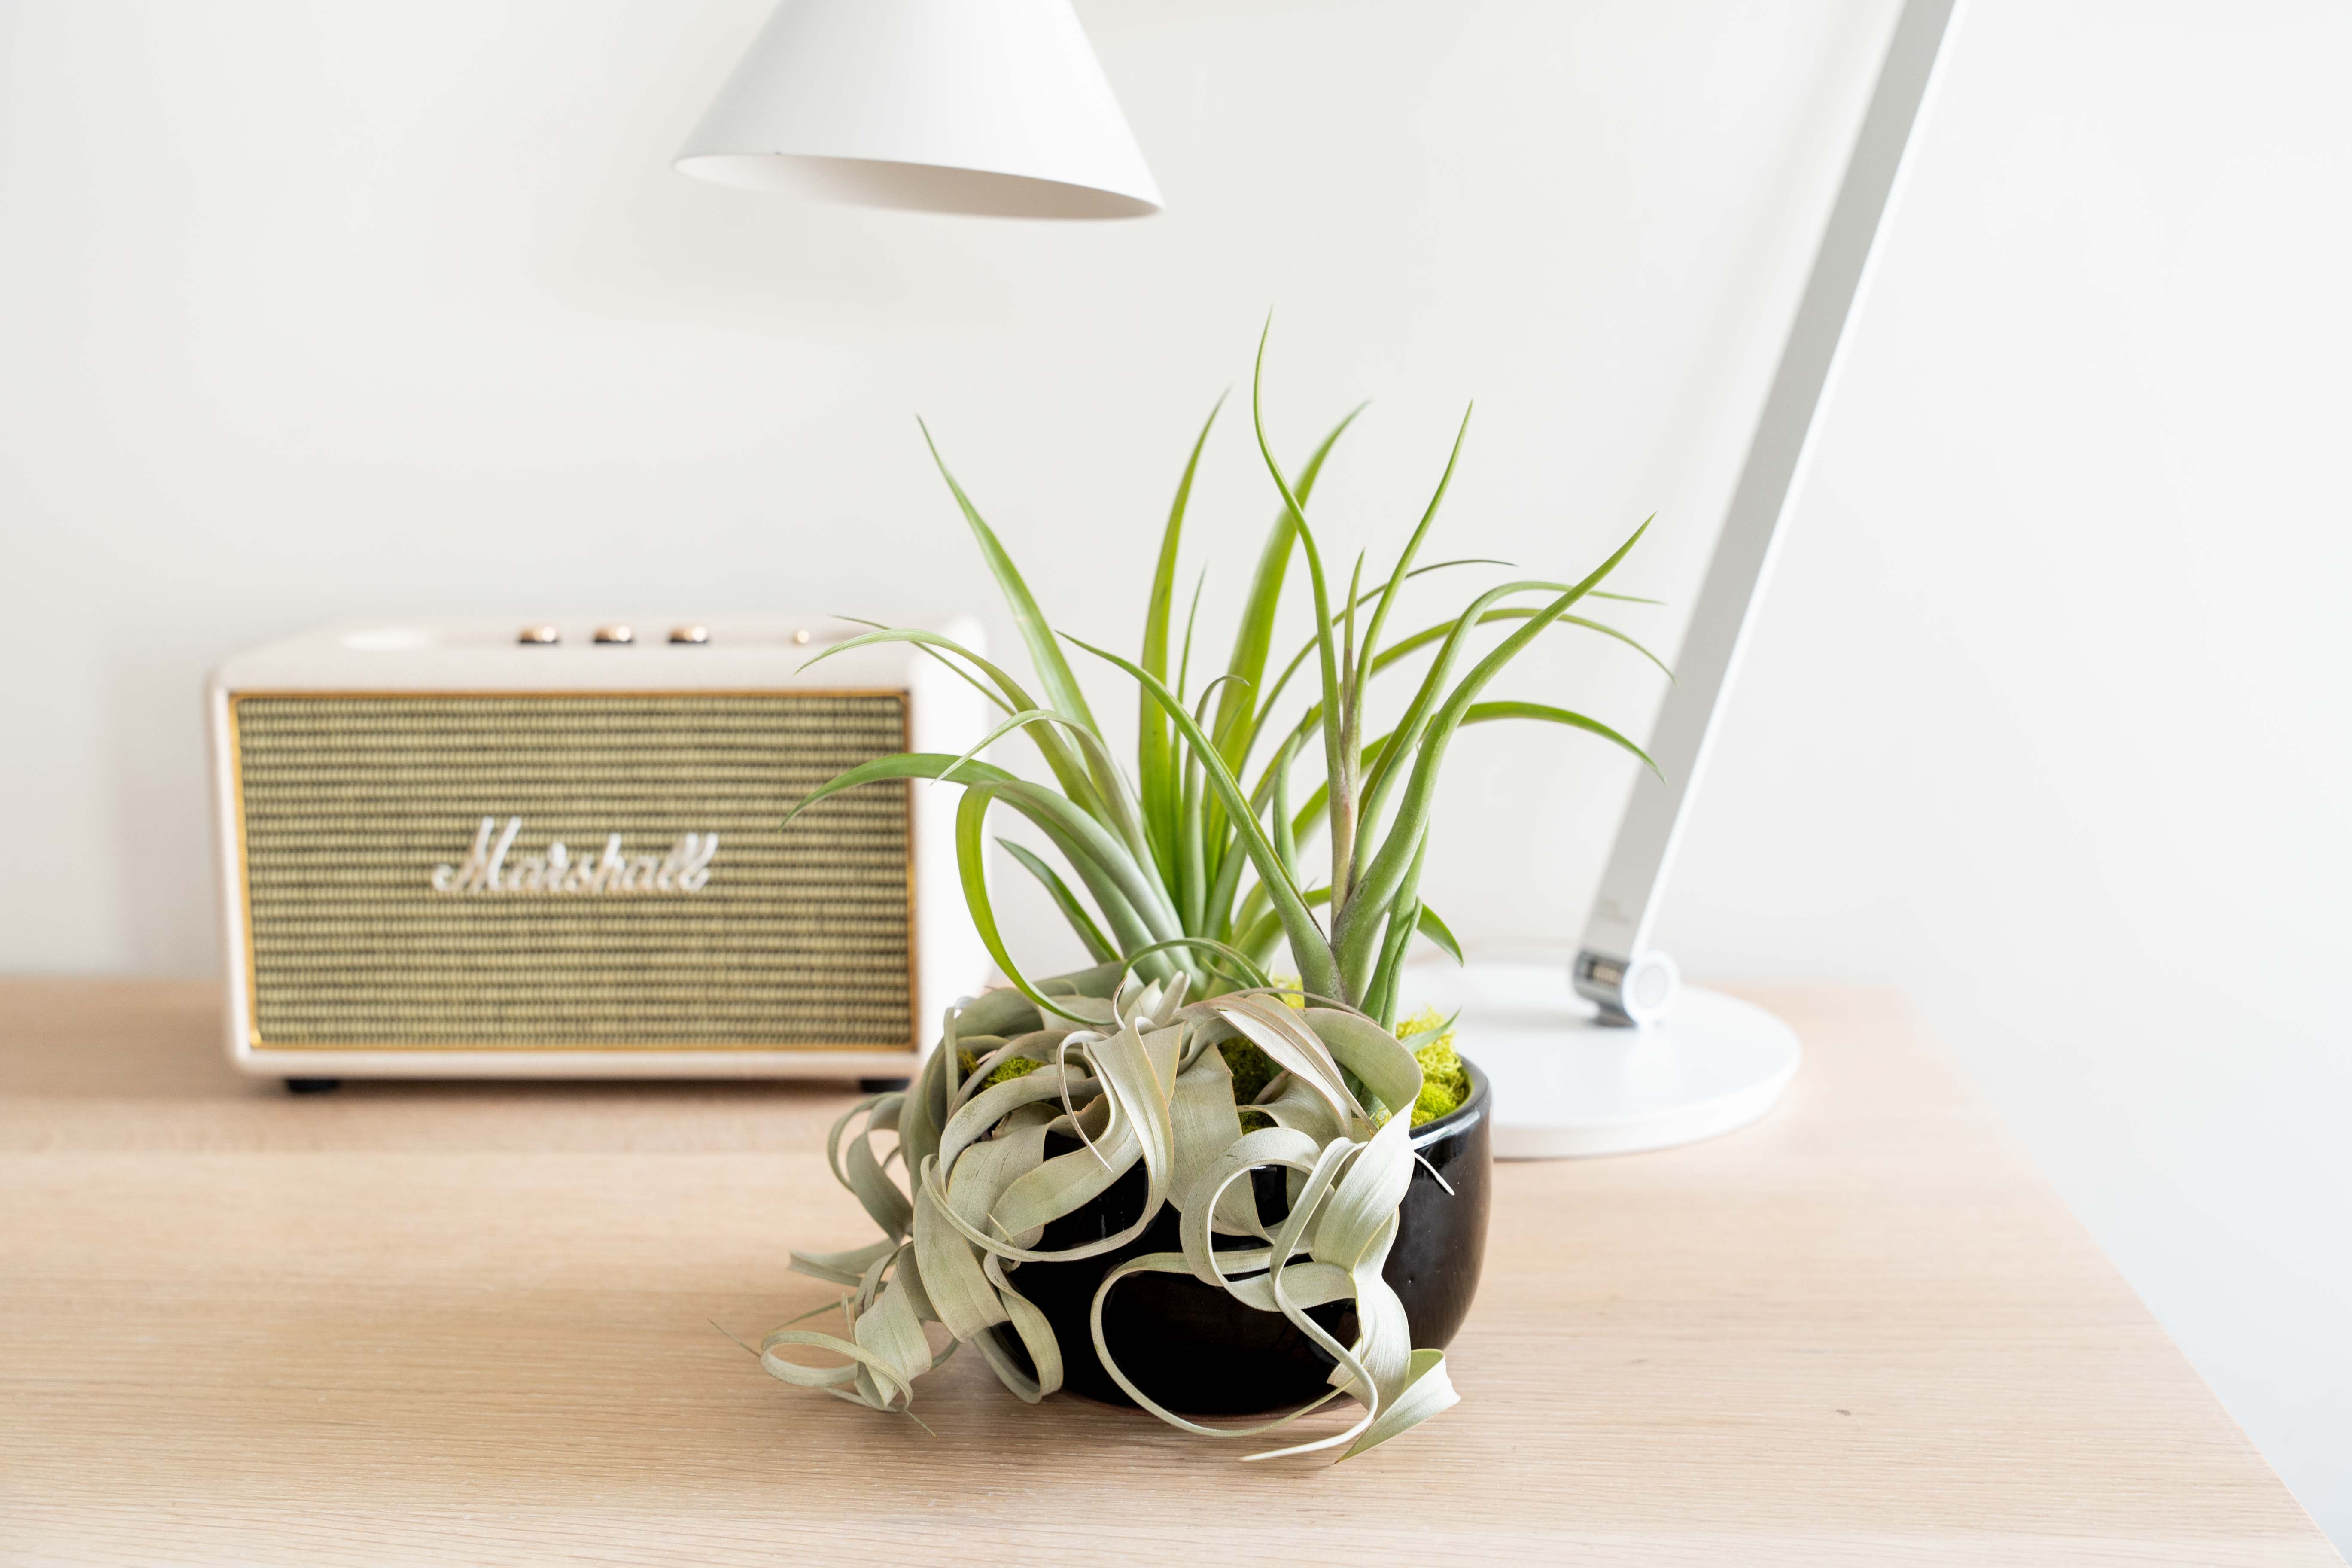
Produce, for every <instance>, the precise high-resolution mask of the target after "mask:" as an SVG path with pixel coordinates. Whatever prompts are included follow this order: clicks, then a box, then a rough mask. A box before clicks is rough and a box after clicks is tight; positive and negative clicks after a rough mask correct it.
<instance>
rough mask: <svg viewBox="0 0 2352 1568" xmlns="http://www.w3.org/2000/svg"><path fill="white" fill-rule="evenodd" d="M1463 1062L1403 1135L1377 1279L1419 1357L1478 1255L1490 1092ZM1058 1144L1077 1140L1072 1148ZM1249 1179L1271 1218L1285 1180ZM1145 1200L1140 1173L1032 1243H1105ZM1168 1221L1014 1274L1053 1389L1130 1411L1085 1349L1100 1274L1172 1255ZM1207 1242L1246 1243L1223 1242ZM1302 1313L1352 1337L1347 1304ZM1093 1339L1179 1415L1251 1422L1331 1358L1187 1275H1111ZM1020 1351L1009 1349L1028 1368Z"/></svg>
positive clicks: (1460, 1296) (1172, 1218) (1465, 1290)
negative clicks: (1075, 1258)
mask: <svg viewBox="0 0 2352 1568" xmlns="http://www.w3.org/2000/svg"><path fill="white" fill-rule="evenodd" d="M1462 1065H1463V1066H1464V1068H1465V1069H1467V1071H1468V1072H1469V1075H1470V1094H1469V1098H1467V1099H1466V1100H1464V1101H1463V1102H1462V1105H1461V1107H1460V1108H1459V1109H1458V1110H1454V1111H1453V1112H1452V1113H1451V1114H1449V1115H1446V1116H1443V1117H1440V1118H1439V1119H1438V1120H1437V1121H1433V1122H1430V1123H1429V1124H1428V1125H1427V1126H1425V1127H1423V1128H1421V1129H1419V1130H1418V1131H1415V1132H1414V1133H1413V1135H1412V1146H1413V1150H1414V1152H1417V1153H1418V1154H1420V1155H1421V1158H1422V1160H1423V1161H1426V1162H1428V1163H1427V1164H1426V1165H1424V1164H1423V1163H1421V1161H1416V1162H1414V1163H1413V1169H1412V1185H1411V1186H1410V1187H1408V1188H1407V1189H1406V1190H1405V1195H1404V1203H1403V1205H1402V1208H1401V1209H1400V1210H1399V1213H1398V1219H1397V1239H1396V1245H1395V1246H1394V1247H1391V1248H1390V1250H1389V1260H1388V1266H1387V1267H1386V1268H1384V1269H1383V1270H1382V1273H1383V1274H1384V1275H1385V1276H1386V1278H1387V1279H1388V1282H1389V1284H1390V1285H1391V1286H1392V1287H1394V1289H1395V1290H1396V1293H1397V1296H1398V1299H1399V1300H1402V1301H1403V1303H1404V1310H1405V1317H1406V1318H1407V1319H1408V1320H1409V1321H1411V1322H1412V1342H1413V1347H1414V1348H1415V1349H1416V1350H1441V1349H1443V1348H1444V1346H1445V1345H1446V1344H1447V1343H1448V1342H1450V1341H1451V1340H1452V1339H1453V1338H1454V1332H1455V1331H1457V1330H1459V1329H1460V1328H1461V1327H1462V1320H1463V1319H1464V1318H1465V1317H1467V1316H1469V1313H1470V1299H1471V1297H1472V1296H1474V1295H1475V1294H1476V1293H1477V1289H1478V1269H1479V1267H1480V1265H1481V1264H1482V1263H1484V1262H1485V1260H1486V1206H1487V1182H1488V1175H1489V1172H1490V1167H1491V1166H1492V1163H1493V1155H1492V1152H1491V1138H1490V1134H1491V1132H1492V1125H1493V1120H1494V1118H1493V1114H1492V1100H1493V1096H1492V1093H1491V1090H1490V1088H1489V1086H1488V1084H1487V1081H1486V1074H1485V1073H1483V1072H1480V1071H1479V1070H1478V1068H1477V1065H1476V1064H1475V1063H1474V1062H1471V1061H1469V1060H1468V1059H1467V1058H1465V1060H1464V1062H1463V1064H1462ZM1068 1147H1069V1148H1072V1149H1075V1148H1076V1147H1078V1144H1077V1142H1076V1140H1071V1141H1070V1142H1069V1144H1068ZM1047 1152H1049V1153H1060V1152H1064V1151H1063V1150H1062V1149H1060V1148H1049V1149H1048V1151H1047ZM1432 1169H1434V1173H1432ZM1441 1176H1442V1177H1444V1180H1443V1181H1442V1182H1441V1181H1440V1180H1439V1177H1441ZM1257 1180H1258V1188H1257V1192H1258V1204H1259V1208H1260V1212H1262V1213H1266V1214H1275V1213H1279V1212H1280V1210H1281V1204H1282V1191H1283V1189H1282V1173H1280V1172H1278V1171H1260V1172H1259V1173H1257ZM1449 1187H1451V1188H1452V1189H1453V1190H1452V1191H1451V1192H1449V1191H1447V1188H1449ZM1143 1196H1144V1178H1143V1168H1142V1167H1141V1166H1140V1165H1139V1166H1137V1167H1136V1168H1135V1169H1134V1170H1132V1171H1129V1173H1127V1174H1126V1175H1124V1176H1122V1177H1120V1178H1119V1179H1118V1181H1117V1182H1116V1183H1114V1184H1112V1185H1111V1186H1110V1188H1109V1189H1108V1191H1106V1192H1105V1193H1104V1194H1102V1196H1100V1197H1098V1198H1097V1199H1096V1200H1095V1201H1094V1202H1093V1203H1091V1204H1088V1205H1086V1206H1085V1207H1084V1208H1081V1209H1079V1210H1077V1211H1076V1213H1074V1214H1067V1215H1063V1216H1062V1217H1061V1218H1060V1219H1057V1220H1055V1221H1054V1222H1053V1223H1052V1224H1051V1225H1049V1226H1046V1227H1045V1238H1044V1239H1043V1240H1042V1241H1040V1242H1039V1243H1038V1244H1037V1245H1038V1247H1039V1249H1040V1250H1041V1251H1048V1252H1051V1251H1058V1250H1061V1249H1063V1248H1066V1247H1079V1246H1083V1245H1084V1244H1086V1243H1087V1242H1088V1241H1098V1240H1100V1239H1101V1238H1102V1237H1106V1236H1116V1235H1117V1234H1118V1232H1120V1231H1122V1230H1125V1229H1126V1228H1127V1227H1128V1226H1130V1225H1133V1224H1134V1223H1135V1221H1136V1219H1137V1217H1138V1216H1139V1215H1141V1214H1142V1213H1143ZM1176 1226H1177V1215H1176V1210H1175V1208H1174V1206H1173V1205H1171V1206H1169V1207H1166V1208H1163V1209H1162V1210H1161V1211H1160V1215H1159V1217H1158V1218H1156V1219H1154V1220H1153V1221H1152V1222H1151V1225H1150V1228H1149V1229H1147V1230H1146V1231H1145V1232H1144V1233H1143V1234H1142V1235H1141V1236H1140V1237H1137V1238H1136V1239H1135V1240H1133V1241H1131V1242H1129V1243H1128V1244H1127V1245H1126V1246H1125V1247H1118V1248H1117V1249H1116V1250H1114V1251H1111V1252H1107V1253H1104V1254H1102V1255H1101V1256H1099V1257H1097V1258H1086V1259H1084V1260H1082V1261H1080V1262H1076V1263H1024V1264H1023V1265H1022V1266H1021V1267H1020V1268H1018V1269H1017V1270H1015V1271H1014V1272H1013V1275H1012V1276H1011V1279H1012V1282H1013V1285H1014V1287H1015V1288H1017V1289H1019V1290H1020V1291H1021V1293H1022V1294H1023V1295H1024V1296H1026V1297H1028V1298H1029V1299H1030V1300H1032V1301H1034V1302H1035V1303H1036V1305H1037V1309H1038V1310H1040V1311H1042V1312H1044V1313H1045V1317H1046V1320H1047V1321H1049V1322H1051V1323H1052V1324H1053V1325H1054V1337H1055V1340H1056V1341H1058V1342H1060V1344H1061V1347H1062V1386H1063V1387H1065V1388H1066V1389H1068V1390H1069V1391H1070V1392H1071V1393H1073V1394H1084V1395H1086V1396H1087V1398H1089V1399H1099V1400H1102V1401H1104V1402H1106V1403H1108V1404H1112V1405H1132V1404H1133V1403H1135V1402H1134V1401H1133V1400H1131V1399H1129V1397H1128V1396H1127V1393H1126V1391H1125V1390H1123V1389H1121V1388H1120V1387H1119V1386H1118V1384H1116V1383H1113V1382H1112V1381H1111V1378H1110V1373H1108V1372H1105V1371H1104V1370H1103V1365H1102V1361H1101V1358H1099V1357H1098V1356H1097V1355H1096V1354H1095V1342H1094V1333H1093V1330H1092V1328H1091V1326H1090V1314H1091V1312H1092V1311H1093V1309H1094V1299H1095V1290H1096V1289H1097V1287H1098V1286H1100V1285H1101V1283H1102V1279H1103V1276H1104V1275H1105V1274H1107V1273H1108V1272H1109V1271H1110V1270H1111V1269H1112V1268H1116V1267H1117V1266H1118V1265H1119V1264H1121V1263H1124V1262H1125V1261H1127V1260H1128V1259H1129V1258H1135V1257H1139V1256H1140V1255H1142V1254H1144V1253H1147V1252H1176V1251H1181V1248H1182V1244H1181V1242H1180V1241H1179V1240H1178V1239H1177V1234H1176ZM1217 1245H1218V1246H1219V1247H1247V1246H1249V1245H1251V1242H1250V1241H1249V1239H1248V1238H1246V1237H1218V1238H1217ZM1310 1315H1311V1316H1312V1317H1313V1318H1314V1319H1315V1321H1317V1322H1318V1323H1320V1324H1322V1325H1323V1327H1324V1328H1325V1329H1326V1330H1328V1331H1329V1332H1330V1334H1331V1335H1332V1337H1333V1338H1335V1339H1337V1340H1339V1341H1340V1342H1342V1343H1345V1342H1349V1341H1352V1340H1353V1339H1354V1338H1355V1335H1356V1310H1355V1308H1354V1307H1353V1306H1352V1305H1350V1304H1349V1303H1347V1302H1344V1301H1340V1302H1334V1303H1332V1304H1330V1305H1328V1306H1324V1307H1317V1308H1315V1309H1313V1310H1312V1312H1311V1313H1310ZM1007 1337H1008V1338H1011V1336H1010V1335H1008V1336H1007ZM1103 1338H1104V1340H1105V1341H1106V1342H1108V1344H1109V1345H1110V1352H1111V1355H1112V1357H1113V1358H1114V1359H1115V1360H1117V1361H1118V1365H1119V1370H1120V1371H1122V1372H1124V1373H1127V1375H1128V1376H1129V1378H1130V1379H1132V1380H1133V1381H1134V1383H1135V1384H1136V1385H1137V1386H1138V1387H1139V1388H1141V1389H1142V1390H1143V1392H1144V1393H1146V1394H1150V1396H1151V1397H1152V1399H1153V1400H1155V1401H1156V1402H1158V1403H1159V1404H1160V1405H1165V1406H1166V1407H1168V1408H1169V1409H1171V1410H1175V1411H1179V1412H1181V1413H1182V1414H1184V1415H1256V1414H1258V1413H1260V1412H1263V1411H1268V1410H1280V1409H1284V1408H1286V1407H1287V1406H1290V1405H1299V1404H1303V1403H1305V1402H1306V1401H1307V1400H1309V1399H1312V1398H1314V1397H1316V1396H1317V1395H1318V1394H1322V1393H1324V1392H1325V1391H1326V1390H1328V1388H1329V1387H1330V1384H1329V1381H1328V1377H1329V1373H1330V1371H1331V1368H1332V1365H1333V1364H1334V1363H1333V1362H1332V1359H1331V1357H1330V1356H1329V1355H1328V1353H1326V1352H1324V1351H1323V1350H1322V1349H1321V1348H1320V1347H1319V1346H1318V1345H1317V1344H1316V1343H1315V1342H1314V1341H1312V1340H1310V1339H1308V1338H1307V1336H1306V1335H1305V1334H1302V1333H1300V1332H1299V1331H1297V1329H1295V1328H1293V1327H1292V1326H1291V1325H1290V1323H1289V1321H1287V1320H1286V1319H1285V1318H1284V1317H1283V1316H1282V1314H1281V1313H1279V1312H1260V1311H1257V1310H1254V1309H1252V1308H1249V1307H1244V1306H1243V1305H1242V1304H1241V1303H1240V1302H1238V1301H1236V1300H1234V1299H1233V1298H1232V1297H1230V1296H1228V1295H1226V1294H1225V1293H1224V1292H1223V1291H1222V1290H1219V1289H1215V1288H1214V1287H1213V1286H1208V1285H1203V1284H1202V1283H1201V1282H1200V1281H1199V1280H1198V1279H1193V1278H1192V1276H1191V1275H1189V1274H1132V1275H1129V1277H1128V1278H1126V1279H1122V1280H1120V1281H1119V1282H1118V1289H1114V1290H1113V1291H1112V1292H1111V1294H1110V1299H1109V1300H1108V1301H1106V1302H1105V1303H1104V1304H1103ZM1018 1344H1019V1342H1018V1341H1017V1340H1016V1341H1014V1342H1013V1345H1014V1349H1013V1353H1014V1355H1015V1356H1016V1357H1020V1359H1023V1360H1024V1361H1025V1360H1026V1358H1025V1357H1021V1355H1020V1351H1019V1348H1018Z"/></svg>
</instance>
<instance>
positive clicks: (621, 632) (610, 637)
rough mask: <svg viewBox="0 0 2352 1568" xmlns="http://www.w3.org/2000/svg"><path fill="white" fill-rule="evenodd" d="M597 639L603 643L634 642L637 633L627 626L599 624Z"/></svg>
mask: <svg viewBox="0 0 2352 1568" xmlns="http://www.w3.org/2000/svg"><path fill="white" fill-rule="evenodd" d="M596 640H597V641H598V642H602V643H633V642H635V641H636V640H637V634H636V633H635V632H633V631H631V630H630V629H629V628H628V627H626V626H598V627H597V628H596Z"/></svg>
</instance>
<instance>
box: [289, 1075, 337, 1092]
mask: <svg viewBox="0 0 2352 1568" xmlns="http://www.w3.org/2000/svg"><path fill="white" fill-rule="evenodd" d="M342 1087H343V1080H342V1079H339V1078H289V1079H287V1080H286V1092H287V1093H289V1094H332V1093H334V1092H335V1090H337V1089H341V1088H342Z"/></svg>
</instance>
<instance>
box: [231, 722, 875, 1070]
mask: <svg viewBox="0 0 2352 1568" xmlns="http://www.w3.org/2000/svg"><path fill="white" fill-rule="evenodd" d="M230 731H231V735H232V738H233V742H234V745H235V752H234V755H235V759H236V787H237V805H238V812H239V816H238V833H239V847H238V852H239V854H240V855H241V856H242V857H243V860H244V866H245V892H246V903H245V917H246V942H247V977H248V980H249V982H250V984H251V987H252V995H253V1018H254V1027H253V1040H252V1044H253V1045H254V1047H256V1048H260V1049H268V1048H272V1047H275V1048H279V1049H341V1050H352V1049H399V1048H411V1049H420V1050H433V1049H442V1050H457V1049H473V1050H531V1049H548V1050H564V1049H569V1050H580V1049H622V1048H626V1049H637V1050H644V1049H699V1050H719V1049H741V1050H779V1049H786V1050H788V1049H795V1048H798V1049H824V1048H834V1049H840V1048H875V1049H894V1050H903V1049H907V1048H908V1047H910V1046H911V1045H912V1044H913V1040H914V1027H913V995H912V993H913V983H914V976H913V959H914V953H913V931H912V915H913V910H912V889H913V882H912V879H911V862H910V860H909V840H908V794H907V786H905V785H903V784H900V785H885V784H877V785H869V786H868V787H866V788H865V789H860V790H852V791H850V792H848V793H847V794H845V795H837V796H835V797H834V798H832V799H830V800H826V801H823V802H820V803H819V804H818V805H814V806H813V807H811V808H810V809H809V811H808V812H807V813H806V814H805V815H803V816H800V817H798V818H795V819H794V821H793V825H792V826H791V827H790V828H789V829H786V830H782V831H779V829H778V824H779V822H780V821H781V820H782V817H783V815H784V813H785V812H786V811H787V810H789V809H790V808H791V806H792V805H793V803H794V802H796V801H797V800H799V799H800V798H801V797H802V796H803V795H806V794H807V793H808V792H809V791H810V790H811V789H813V788H814V787H815V786H816V785H818V784H822V783H824V781H825V780H827V779H829V778H831V777H833V776H834V775H835V773H839V772H841V771H842V770H843V769H845V768H848V767H853V766H855V765H856V764H857V763H863V762H867V761H870V760H872V759H873V758H875V757H880V756H887V755H890V754H892V753H895V752H902V751H904V750H905V749H906V747H907V705H906V697H905V694H904V693H903V692H897V691H884V692H806V691H783V692H760V693H747V694H734V693H728V694H711V693H701V692H662V693H657V694H655V693H646V694H614V693H601V692H600V693H565V694H547V695H537V694H533V695H516V694H507V693H500V694H496V695H481V696H475V695H431V696H422V695H417V696H412V695H382V694H366V695H351V694H333V695H320V694H300V695H296V694H243V695H239V696H236V697H235V698H233V699H232V700H231V704H230ZM484 818H489V819H490V820H491V821H492V822H493V823H494V824H495V825H496V829H497V831H498V832H499V834H501V835H502V834H503V833H504V830H505V828H506V826H507V825H508V823H509V822H510V821H511V820H513V819H515V818H520V820H521V826H520V829H519V830H518V831H517V833H516V835H515V837H514V839H513V842H512V844H511V846H510V847H509V851H508V854H507V857H506V858H505V861H504V867H503V875H502V879H501V880H502V882H506V883H509V884H510V882H511V879H512V877H513V875H514V873H515V872H516V871H517V870H518V869H519V868H521V867H522V866H523V865H524V863H525V862H526V861H527V860H529V859H530V858H540V859H541V860H543V859H544V858H546V857H547V856H548V854H549V847H550V845H551V844H552V843H556V842H561V843H562V844H563V845H564V846H566V849H567V855H568V858H570V859H571V860H572V862H573V863H574V864H577V863H578V862H579V860H580V859H581V858H583V856H585V857H601V855H602V852H603V851H604V848H605V847H606V843H607V839H608V836H610V835H613V834H618V835H620V836H621V840H622V847H623V851H624V853H625V855H626V856H627V857H630V858H643V857H655V858H659V857H664V856H667V854H668V853H669V852H670V851H671V850H672V848H673V847H674V846H677V844H678V843H679V841H680V840H681V838H682V837H684V836H685V835H688V834H695V835H704V834H714V833H715V834H717V835H718V837H719V842H718V848H717V852H716V854H715V855H714V856H713V857H712V858H711V859H710V862H709V877H708V880H707V881H706V882H704V884H703V885H702V886H701V887H700V888H698V889H694V890H691V891H688V890H682V889H676V888H671V889H664V890H635V889H632V890H626V891H585V890H573V891H570V892H562V891H558V892H539V891H511V890H510V891H503V892H489V891H470V892H464V891H460V892H444V891H437V890H436V889H435V888H434V886H433V877H434V872H435V869H436V868H438V867H442V866H449V867H453V868H459V869H460V870H461V872H462V868H464V866H465V864H466V862H467V858H468V856H469V854H470V853H471V851H472V850H473V848H474V846H475V842H476V838H477V835H478V832H479V830H480V826H481V824H482V822H483V819H484ZM640 869H641V870H642V868H640Z"/></svg>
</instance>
